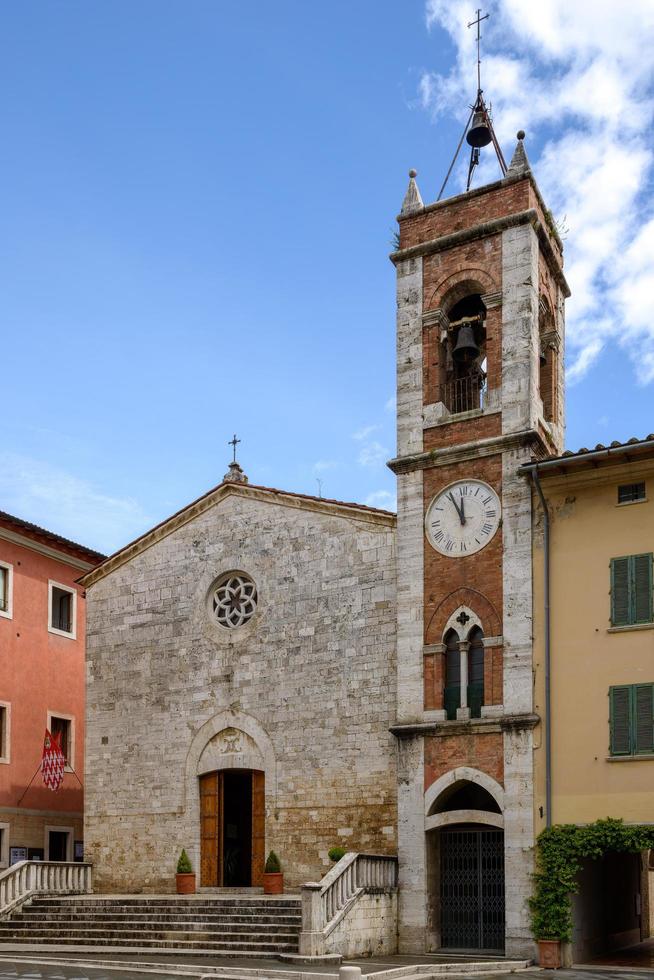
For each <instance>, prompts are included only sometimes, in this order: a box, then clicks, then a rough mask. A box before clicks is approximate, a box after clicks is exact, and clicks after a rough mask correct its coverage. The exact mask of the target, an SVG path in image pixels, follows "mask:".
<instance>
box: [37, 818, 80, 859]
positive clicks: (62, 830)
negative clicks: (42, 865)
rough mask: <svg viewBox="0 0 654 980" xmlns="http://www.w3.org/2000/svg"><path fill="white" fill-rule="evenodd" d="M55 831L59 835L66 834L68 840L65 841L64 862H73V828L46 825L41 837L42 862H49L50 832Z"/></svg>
mask: <svg viewBox="0 0 654 980" xmlns="http://www.w3.org/2000/svg"><path fill="white" fill-rule="evenodd" d="M51 830H52V831H56V832H57V833H59V834H68V840H67V841H66V861H72V860H73V837H74V836H75V828H74V827H61V826H59V825H58V824H46V826H45V827H44V836H43V860H44V861H49V860H50V831H51Z"/></svg>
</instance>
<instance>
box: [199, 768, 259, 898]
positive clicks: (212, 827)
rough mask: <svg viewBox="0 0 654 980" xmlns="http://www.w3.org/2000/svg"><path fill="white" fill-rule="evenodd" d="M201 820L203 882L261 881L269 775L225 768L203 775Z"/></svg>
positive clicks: (222, 884)
mask: <svg viewBox="0 0 654 980" xmlns="http://www.w3.org/2000/svg"><path fill="white" fill-rule="evenodd" d="M200 823H201V828H200V843H201V873H200V884H201V885H203V886H204V887H214V888H216V887H217V888H248V887H251V886H257V885H262V884H263V867H264V848H265V843H266V785H265V773H263V772H261V771H260V770H258V769H221V770H219V771H218V772H207V773H205V774H204V775H203V776H200Z"/></svg>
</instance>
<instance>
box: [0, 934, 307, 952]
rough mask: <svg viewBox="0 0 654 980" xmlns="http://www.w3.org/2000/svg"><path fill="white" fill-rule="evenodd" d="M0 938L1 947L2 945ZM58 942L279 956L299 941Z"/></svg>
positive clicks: (19, 939)
mask: <svg viewBox="0 0 654 980" xmlns="http://www.w3.org/2000/svg"><path fill="white" fill-rule="evenodd" d="M3 942H6V943H10V944H15V945H19V944H21V943H27V944H34V945H42V944H43V945H45V944H47V945H52V942H53V936H52V935H47V936H40V935H38V936H37V935H32V934H26V935H23V936H13V937H12V936H7V937H5V938H4V939H3ZM2 944H3V943H2V942H0V949H1V948H2ZM56 945H57V946H111V947H113V948H114V949H115V950H117V949H119V948H124V949H133V948H144V949H174V950H180V951H182V952H184V951H185V952H192V951H194V950H198V951H200V950H208V951H211V952H216V953H221V954H222V955H227V956H229V955H232V956H257V957H259V956H277V955H278V954H279V953H292V952H294V951H296V950H297V943H284V942H279V943H257V942H247V943H245V942H244V943H237V942H227V941H217V940H215V939H211V940H207V939H192V940H188V939H174V940H171V939H151V938H149V937H147V938H144V937H142V936H139V938H138V939H129V938H124V937H122V936H121V937H120V938H118V939H115V938H114V939H110V938H106V937H105V938H98V939H95V938H94V939H88V938H81V937H72V936H57V937H56Z"/></svg>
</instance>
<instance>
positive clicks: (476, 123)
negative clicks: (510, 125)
mask: <svg viewBox="0 0 654 980" xmlns="http://www.w3.org/2000/svg"><path fill="white" fill-rule="evenodd" d="M491 138H492V137H491V132H490V128H489V126H488V122H487V120H486V113H485V112H482V110H481V109H477V111H476V112H475V114H474V116H473V117H472V126H471V127H470V129H469V130H468V132H467V134H466V141H467V142H468V143H469V144H470V146H476V147H479V146H488V144H489V143H490V142H491Z"/></svg>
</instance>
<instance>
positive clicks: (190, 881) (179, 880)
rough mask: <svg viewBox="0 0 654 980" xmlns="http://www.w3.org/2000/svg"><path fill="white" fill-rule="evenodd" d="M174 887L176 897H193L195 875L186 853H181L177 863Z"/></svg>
mask: <svg viewBox="0 0 654 980" xmlns="http://www.w3.org/2000/svg"><path fill="white" fill-rule="evenodd" d="M175 885H176V887H177V894H178V895H195V874H194V873H193V866H192V864H191V862H190V861H189V858H188V854H187V853H186V851H184V850H183V851H182V853H181V854H180V856H179V861H178V862H177V874H176V875H175Z"/></svg>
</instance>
